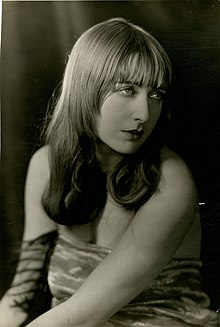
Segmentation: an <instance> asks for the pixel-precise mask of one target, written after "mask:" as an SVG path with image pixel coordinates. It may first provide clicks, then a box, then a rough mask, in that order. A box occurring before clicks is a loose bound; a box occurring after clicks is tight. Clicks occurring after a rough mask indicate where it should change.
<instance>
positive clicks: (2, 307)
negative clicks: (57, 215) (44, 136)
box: [0, 148, 56, 327]
mask: <svg viewBox="0 0 220 327" xmlns="http://www.w3.org/2000/svg"><path fill="white" fill-rule="evenodd" d="M48 168H49V166H48V164H47V157H46V148H43V149H41V150H39V151H38V152H37V153H36V154H35V155H34V156H33V157H32V159H31V161H30V165H29V168H28V174H27V179H26V186H25V232H24V236H23V242H22V246H21V249H20V256H19V262H18V265H17V269H16V274H15V277H14V279H13V282H12V284H11V286H10V288H9V290H8V291H7V292H6V294H5V295H4V297H3V299H2V300H1V302H0V326H4V327H17V326H21V325H23V323H24V322H25V321H26V323H27V322H30V321H31V320H33V319H35V318H36V317H37V316H38V315H40V314H42V313H43V312H45V311H46V310H48V308H49V306H48V307H47V304H49V303H47V302H49V300H50V299H49V297H48V294H49V293H48V289H47V264H48V258H49V256H50V252H51V249H52V247H53V245H54V240H55V237H56V233H54V232H53V231H54V229H55V225H54V224H53V223H52V222H51V221H50V220H49V219H48V217H46V216H45V214H44V212H43V209H42V207H41V203H40V201H41V194H42V192H43V189H44V187H45V183H46V182H47V180H48Z"/></svg>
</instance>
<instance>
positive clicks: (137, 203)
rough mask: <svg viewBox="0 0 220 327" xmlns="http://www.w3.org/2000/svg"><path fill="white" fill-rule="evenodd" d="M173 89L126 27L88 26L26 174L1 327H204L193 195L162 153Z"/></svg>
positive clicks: (182, 172)
mask: <svg viewBox="0 0 220 327" xmlns="http://www.w3.org/2000/svg"><path fill="white" fill-rule="evenodd" d="M170 81H171V68H170V61H169V59H168V57H167V55H166V53H165V52H164V50H163V48H162V47H161V46H160V44H159V43H158V42H157V41H156V40H155V39H154V38H153V36H152V35H150V34H149V33H147V32H146V31H144V30H143V29H142V28H140V27H139V26H136V25H134V24H131V23H129V22H128V21H126V20H124V19H121V18H116V19H111V20H108V21H105V22H103V23H100V24H98V25H95V26H93V27H92V28H90V29H89V30H88V31H86V32H85V33H84V34H83V35H82V36H81V37H80V38H79V40H78V41H77V42H76V44H75V45H74V47H73V49H72V52H71V54H70V57H69V62H68V64H67V67H66V70H65V74H64V79H63V84H62V89H61V92H60V96H59V98H58V100H57V102H56V104H55V109H54V112H53V114H52V115H51V118H50V122H49V125H48V128H47V132H46V146H44V147H43V148H41V149H40V150H38V151H37V152H36V153H35V155H34V156H33V158H32V159H31V162H30V166H29V170H28V175H27V182H26V192H25V203H26V205H25V214H26V220H25V221H26V223H25V231H24V236H23V240H24V242H23V247H22V250H21V255H20V262H19V265H18V268H17V273H16V276H15V279H14V281H13V283H12V286H11V288H10V289H9V291H8V292H7V293H6V295H5V296H4V298H3V300H2V304H1V306H2V309H1V310H2V312H4V314H2V317H3V315H4V316H5V317H6V316H7V319H5V321H4V326H11V327H13V326H19V325H20V326H25V325H27V324H28V322H30V321H31V320H33V321H32V322H31V323H30V324H28V326H30V327H37V326H39V327H42V326H48V327H50V326H53V327H56V326H57V327H58V326H59V327H61V326H62V327H63V326H73V327H75V326H81V327H92V326H164V325H165V324H166V325H167V326H175V327H178V326H192V325H193V326H204V325H205V324H206V325H207V326H208V321H209V323H210V322H211V318H213V317H214V315H215V314H214V313H213V312H211V311H209V310H208V305H209V300H208V298H207V296H206V295H205V294H204V293H203V292H202V291H201V288H200V282H199V268H200V261H199V255H200V253H199V251H200V227H199V213H198V205H197V193H196V188H195V185H194V182H193V178H192V176H191V174H190V172H189V169H188V168H187V166H186V164H185V163H184V162H183V160H182V159H181V158H179V157H178V155H177V154H175V153H174V152H172V151H171V150H170V149H169V148H167V147H166V133H167V130H166V112H165V111H163V110H162V101H163V97H164V95H165V92H166V89H167V87H168V85H169V83H170ZM52 251H53V253H52ZM51 253H52V255H51ZM47 271H48V284H49V287H50V291H51V293H52V297H53V298H52V303H51V304H49V306H50V307H46V306H44V303H47V302H48V298H47V292H46V288H45V283H44V282H45V276H47ZM44 311H46V312H45V313H44V314H43V312H44ZM7 312H8V314H5V313H7ZM10 313H11V314H10ZM12 313H13V314H12ZM38 315H39V317H38V318H37V319H34V318H36V317H37V316H38ZM210 326H211V324H210Z"/></svg>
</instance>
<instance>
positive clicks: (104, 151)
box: [96, 140, 124, 175]
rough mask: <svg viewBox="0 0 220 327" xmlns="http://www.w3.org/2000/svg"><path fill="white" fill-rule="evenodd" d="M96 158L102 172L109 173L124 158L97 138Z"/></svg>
mask: <svg viewBox="0 0 220 327" xmlns="http://www.w3.org/2000/svg"><path fill="white" fill-rule="evenodd" d="M96 158H97V160H98V163H99V165H100V168H101V170H102V172H103V173H104V174H106V175H109V174H110V173H111V172H112V171H113V170H114V169H115V168H116V166H117V165H118V164H119V162H120V161H121V160H122V159H123V158H124V156H123V155H122V154H120V153H118V152H116V151H114V150H112V149H111V148H109V147H108V146H107V145H106V144H105V143H103V142H102V141H101V140H99V142H98V143H97V146H96Z"/></svg>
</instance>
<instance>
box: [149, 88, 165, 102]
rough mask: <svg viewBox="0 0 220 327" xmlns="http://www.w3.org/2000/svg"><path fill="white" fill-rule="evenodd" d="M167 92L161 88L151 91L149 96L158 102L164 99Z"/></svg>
mask: <svg viewBox="0 0 220 327" xmlns="http://www.w3.org/2000/svg"><path fill="white" fill-rule="evenodd" d="M164 95H165V93H164V92H162V91H159V90H153V91H151V92H150V93H149V97H150V98H151V99H153V100H156V101H157V102H160V101H162V100H163V98H164Z"/></svg>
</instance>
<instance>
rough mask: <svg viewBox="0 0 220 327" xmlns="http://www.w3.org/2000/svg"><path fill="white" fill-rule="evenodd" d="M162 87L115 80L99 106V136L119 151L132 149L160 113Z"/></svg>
mask: <svg viewBox="0 0 220 327" xmlns="http://www.w3.org/2000/svg"><path fill="white" fill-rule="evenodd" d="M164 94H165V91H164V90H159V89H153V88H151V87H148V86H146V85H143V86H137V85H134V84H132V83H130V82H126V83H123V84H120V83H118V84H117V85H116V87H115V90H114V91H113V92H111V93H109V94H108V95H107V96H106V97H105V99H104V102H103V104H102V106H101V110H100V118H99V121H98V126H97V132H98V137H99V139H100V140H101V141H102V146H103V144H105V145H106V146H107V147H108V148H110V149H111V150H113V151H114V152H117V153H119V154H123V155H125V154H132V153H134V152H135V151H136V150H137V149H138V148H139V147H140V146H141V145H142V144H143V143H144V142H145V141H146V140H147V138H148V137H149V135H150V133H151V132H152V130H153V128H154V127H155V125H156V123H157V121H158V118H159V116H160V113H161V108H162V100H163V96H164Z"/></svg>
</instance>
